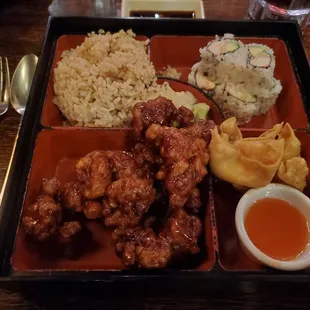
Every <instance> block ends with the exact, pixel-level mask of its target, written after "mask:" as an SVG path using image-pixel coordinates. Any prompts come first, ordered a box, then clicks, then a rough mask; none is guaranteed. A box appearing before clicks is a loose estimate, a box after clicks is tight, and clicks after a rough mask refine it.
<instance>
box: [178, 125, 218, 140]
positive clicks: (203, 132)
mask: <svg viewBox="0 0 310 310" xmlns="http://www.w3.org/2000/svg"><path fill="white" fill-rule="evenodd" d="M215 127H216V125H215V123H214V122H213V121H209V120H205V121H204V120H199V121H197V122H195V123H192V124H190V125H189V126H187V127H184V128H181V129H180V130H181V132H182V133H183V134H185V135H186V136H188V137H192V138H194V139H197V138H200V139H203V140H204V141H205V142H206V143H207V145H209V143H210V140H211V131H212V129H214V128H215Z"/></svg>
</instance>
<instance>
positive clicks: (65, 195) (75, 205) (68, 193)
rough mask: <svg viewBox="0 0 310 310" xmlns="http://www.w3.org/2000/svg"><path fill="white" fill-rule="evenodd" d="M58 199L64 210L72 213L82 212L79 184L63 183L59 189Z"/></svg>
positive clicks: (75, 182) (73, 182) (74, 182)
mask: <svg viewBox="0 0 310 310" xmlns="http://www.w3.org/2000/svg"><path fill="white" fill-rule="evenodd" d="M60 199H61V202H62V205H63V207H64V208H65V209H67V210H70V211H74V212H82V211H83V195H82V188H81V184H80V183H79V182H77V181H69V182H67V183H65V185H64V186H63V188H62V189H61V194H60Z"/></svg>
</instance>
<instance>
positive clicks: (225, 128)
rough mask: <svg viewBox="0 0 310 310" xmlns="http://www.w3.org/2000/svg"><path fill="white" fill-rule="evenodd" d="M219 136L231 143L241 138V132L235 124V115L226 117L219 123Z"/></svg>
mask: <svg viewBox="0 0 310 310" xmlns="http://www.w3.org/2000/svg"><path fill="white" fill-rule="evenodd" d="M220 130H221V137H222V138H223V139H225V140H226V141H229V142H231V143H233V142H234V141H237V140H240V139H242V134H241V131H240V129H239V128H238V126H237V119H236V118H235V117H231V118H228V119H227V120H225V121H224V122H223V123H222V124H221V125H220Z"/></svg>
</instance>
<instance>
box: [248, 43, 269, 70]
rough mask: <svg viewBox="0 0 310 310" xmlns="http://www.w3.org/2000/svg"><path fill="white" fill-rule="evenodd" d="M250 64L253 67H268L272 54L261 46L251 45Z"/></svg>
mask: <svg viewBox="0 0 310 310" xmlns="http://www.w3.org/2000/svg"><path fill="white" fill-rule="evenodd" d="M249 53H250V56H251V57H250V61H249V62H250V64H251V65H252V66H253V67H260V68H268V67H269V66H270V64H271V55H270V54H269V53H268V52H266V49H264V48H263V47H260V46H250V47H249Z"/></svg>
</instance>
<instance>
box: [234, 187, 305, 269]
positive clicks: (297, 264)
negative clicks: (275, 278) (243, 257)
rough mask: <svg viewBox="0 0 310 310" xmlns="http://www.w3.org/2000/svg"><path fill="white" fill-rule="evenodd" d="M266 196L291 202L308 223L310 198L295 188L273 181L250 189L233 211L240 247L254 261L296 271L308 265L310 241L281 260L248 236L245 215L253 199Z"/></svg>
mask: <svg viewBox="0 0 310 310" xmlns="http://www.w3.org/2000/svg"><path fill="white" fill-rule="evenodd" d="M267 197H268V198H277V199H282V200H285V201H287V202H288V203H290V204H292V205H293V206H295V207H296V208H297V209H298V210H299V211H300V212H301V213H302V214H303V215H304V217H305V218H306V220H307V221H308V223H309V224H310V199H309V198H308V197H307V196H306V195H304V194H303V193H302V192H300V191H298V190H297V189H295V188H292V187H289V186H286V185H282V184H274V183H271V184H269V185H267V186H265V187H261V188H257V189H250V190H249V191H248V192H246V193H245V194H244V195H243V196H242V198H241V199H240V201H239V203H238V205H237V209H236V213H235V224H236V230H237V234H238V237H239V241H240V244H241V247H242V248H243V249H244V251H245V252H246V253H247V254H248V255H249V257H251V258H252V259H254V260H255V261H257V262H259V263H261V264H264V265H267V266H269V267H272V268H275V269H280V270H286V271H296V270H301V269H305V268H308V267H310V242H309V243H308V245H307V246H306V248H305V250H304V251H303V252H302V253H301V254H300V255H299V256H298V257H296V258H295V259H292V260H288V261H282V260H277V259H274V258H271V257H270V256H268V255H266V254H264V253H263V252H262V251H260V250H259V249H258V248H257V247H256V246H255V245H254V244H253V242H252V241H251V239H250V238H249V236H248V234H247V231H246V229H245V224H244V220H245V216H246V214H247V212H248V210H249V208H250V207H251V206H252V205H253V203H254V202H255V201H257V200H259V199H263V198H267Z"/></svg>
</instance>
